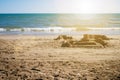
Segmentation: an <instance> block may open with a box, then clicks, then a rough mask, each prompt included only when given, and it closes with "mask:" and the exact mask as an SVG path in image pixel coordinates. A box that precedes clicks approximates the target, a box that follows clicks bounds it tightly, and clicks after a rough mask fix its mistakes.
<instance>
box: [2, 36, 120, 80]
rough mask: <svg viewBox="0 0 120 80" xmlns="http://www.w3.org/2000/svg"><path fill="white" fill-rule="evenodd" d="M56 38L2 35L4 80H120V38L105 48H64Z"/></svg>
mask: <svg viewBox="0 0 120 80" xmlns="http://www.w3.org/2000/svg"><path fill="white" fill-rule="evenodd" d="M56 37H57V36H30V35H29V36H28V35H0V80H120V58H119V57H120V35H108V37H110V38H112V39H111V40H109V41H108V43H109V46H108V47H105V48H82V47H81V48H79V47H76V48H72V47H61V42H62V41H59V40H57V41H56V40H54V39H55V38H56ZM72 37H73V38H74V39H77V40H79V39H81V37H82V36H79V35H78V36H72Z"/></svg>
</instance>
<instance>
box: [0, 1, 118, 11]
mask: <svg viewBox="0 0 120 80" xmlns="http://www.w3.org/2000/svg"><path fill="white" fill-rule="evenodd" d="M0 13H120V0H0Z"/></svg>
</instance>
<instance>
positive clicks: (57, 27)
mask: <svg viewBox="0 0 120 80" xmlns="http://www.w3.org/2000/svg"><path fill="white" fill-rule="evenodd" d="M4 34H5V35H6V34H7V35H13V34H15V35H58V34H59V35H60V34H70V35H82V34H106V35H120V14H119V13H114V14H55V13H54V14H53V13H10V14H8V13H5V14H0V35H4Z"/></svg>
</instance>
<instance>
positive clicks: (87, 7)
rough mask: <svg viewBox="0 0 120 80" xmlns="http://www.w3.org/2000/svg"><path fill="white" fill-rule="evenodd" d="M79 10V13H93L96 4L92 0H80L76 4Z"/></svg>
mask: <svg viewBox="0 0 120 80" xmlns="http://www.w3.org/2000/svg"><path fill="white" fill-rule="evenodd" d="M78 8H79V12H81V13H94V11H95V10H96V6H95V3H94V2H90V1H86V0H85V1H82V2H81V4H80V5H78Z"/></svg>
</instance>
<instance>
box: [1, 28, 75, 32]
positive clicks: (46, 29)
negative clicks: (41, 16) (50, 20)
mask: <svg viewBox="0 0 120 80" xmlns="http://www.w3.org/2000/svg"><path fill="white" fill-rule="evenodd" d="M0 31H10V32H14V31H17V32H31V31H33V32H69V31H76V28H63V27H47V28H0Z"/></svg>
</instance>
